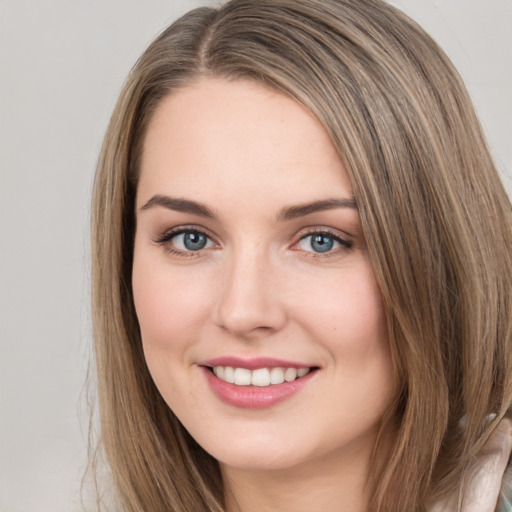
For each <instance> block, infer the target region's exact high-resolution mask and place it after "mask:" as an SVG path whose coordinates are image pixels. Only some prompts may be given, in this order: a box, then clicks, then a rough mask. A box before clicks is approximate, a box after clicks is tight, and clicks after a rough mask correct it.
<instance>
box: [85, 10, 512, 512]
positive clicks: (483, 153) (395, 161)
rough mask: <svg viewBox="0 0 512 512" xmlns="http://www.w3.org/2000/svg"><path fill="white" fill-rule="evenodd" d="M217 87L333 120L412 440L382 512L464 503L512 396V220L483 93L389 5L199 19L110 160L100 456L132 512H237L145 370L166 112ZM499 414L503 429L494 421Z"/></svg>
mask: <svg viewBox="0 0 512 512" xmlns="http://www.w3.org/2000/svg"><path fill="white" fill-rule="evenodd" d="M205 76H214V77H219V78H223V79H226V80H251V81H256V82H258V83H260V84H263V85H265V86H267V87H270V88H272V89H275V90H277V91H280V92H281V93H283V94H286V95H288V96H290V97H292V98H294V99H295V100H296V101H298V102H299V103H301V104H302V105H304V106H305V107H306V108H308V109H309V110H310V111H311V112H312V113H313V114H314V115H315V116H316V117H317V118H318V119H319V120H320V122H321V123H322V125H323V126H324V128H325V129H326V131H327V132H328V134H329V135H330V137H331V139H332V141H333V143H334V145H335V147H336V148H337V150H338V152H339V156H340V158H341V160H342V161H343V163H344V165H345V167H346V169H347V171H348V173H349V176H350V179H351V181H352V185H353V189H354V195H355V198H356V201H357V205H358V209H359V213H360V216H361V222H362V226H363V230H364V233H365V236H366V241H367V246H368V251H369V255H370V258H371V262H372V266H373V270H374V273H375V277H376V279H377V282H378V284H379V287H380V291H381V294H382V297H383V302H384V305H385V310H386V314H387V322H388V328H389V339H390V343H391V349H392V353H393V360H394V366H395V372H396V380H397V383H398V384H397V390H396V397H395V401H394V403H393V406H392V407H390V410H389V413H388V415H387V416H386V417H385V418H383V419H382V425H381V434H382V435H383V433H384V432H386V431H389V430H390V429H392V430H393V431H394V432H395V441H394V444H393V446H392V447H391V448H390V450H389V453H387V455H386V457H384V456H383V450H384V448H383V445H382V443H380V441H379V439H378V441H377V443H376V446H375V449H374V454H373V459H374V464H373V465H372V467H373V469H372V472H371V474H370V476H369V480H368V489H369V493H370V498H371V502H370V509H371V510H372V511H375V512H385V511H389V512H390V511H396V510H423V509H424V507H425V505H426V503H427V502H430V501H432V500H434V499H439V498H442V497H444V496H446V495H447V493H448V492H453V491H454V489H457V488H459V487H460V492H461V494H460V502H461V503H462V492H463V490H464V485H463V484H462V485H460V483H461V482H462V483H464V482H465V481H466V480H467V478H468V475H469V474H470V472H471V469H472V467H473V463H474V458H475V454H476V453H477V452H478V451H479V450H480V449H481V447H482V446H483V444H484V442H485V440H486V439H487V438H488V436H489V435H490V433H491V432H492V430H493V429H494V427H495V425H496V424H497V422H498V421H499V420H500V419H501V418H503V417H504V415H505V414H508V409H509V407H510V402H511V397H512V379H511V376H510V371H509V369H510V367H511V366H512V355H511V349H510V340H511V333H512V300H511V298H510V297H511V293H510V292H511V289H512V286H511V284H512V282H511V281H512V259H511V258H512V256H511V255H512V250H511V249H512V222H511V208H510V202H509V200H508V198H507V196H506V193H505V191H504V189H503V186H502V185H501V182H500V180H499V177H498V175H497V172H496V170H495V168H494V165H493V163H492V161H491V158H490V156H489V151H488V149H487V147H486V143H485V139H484V137H483V135H482V131H481V128H480V125H479V123H478V120H477V118H476V115H475V113H474V109H473V107H472V105H471V101H470V99H469V97H468V94H467V92H466V90H465V88H464V86H463V84H462V82H461V80H460V78H459V76H458V74H457V72H456V71H455V70H454V68H453V66H452V64H451V63H450V62H449V60H448V58H447V57H446V56H445V54H444V53H443V52H442V51H441V50H440V49H439V47H438V46H437V45H436V44H435V43H434V42H433V40H432V39H431V38H430V37H429V36H428V35H426V34H425V33H424V32H423V30H422V29H421V28H419V27H418V26H417V25H416V24H415V23H414V22H412V21H411V20H410V19H409V18H407V17H406V16H405V15H404V14H403V13H402V12H400V11H398V10H397V9H394V8H393V7H390V6H389V5H387V4H385V3H384V2H382V1H380V0H358V1H355V0H300V1H297V0H232V1H231V2H228V3H226V4H225V5H224V6H222V7H220V8H219V9H211V8H200V9H196V10H193V11H191V12H189V13H188V14H186V15H185V16H183V17H182V18H180V19H179V20H178V21H176V22H175V23H174V24H173V25H171V26H170V27H169V28H168V29H167V30H165V31H164V32H163V33H162V34H161V35H160V36H159V37H158V38H157V39H156V40H155V41H154V42H153V43H152V44H151V45H150V47H149V48H148V49H147V50H146V52H145V53H144V54H143V56H142V57H141V58H140V60H139V61H138V62H137V64H136V65H135V67H134V68H133V70H132V72H131V73H130V75H129V77H128V80H127V82H126V84H125V87H124V89H123V91H122V93H121V95H120V98H119V100H118V103H117V106H116V108H115V111H114V113H113V116H112V119H111V122H110V125H109V128H108V130H107V133H106V136H105V141H104V144H103V148H102V151H101V155H100V159H99V163H98V170H97V175H96V180H95V187H94V198H93V214H92V244H93V251H92V257H93V260H92V274H93V285H92V296H93V324H94V338H95V343H96V361H97V373H98V394H99V410H100V422H101V432H102V434H101V439H100V442H101V446H102V448H103V450H104V452H105V455H106V458H107V460H108V462H109V465H110V467H111V470H112V474H113V478H114V481H115V485H116V489H117V493H118V495H119V497H120V500H121V502H122V503H123V506H124V510H126V511H128V512H132V511H142V510H152V511H155V512H157V511H162V512H163V511H164V510H165V511H168V510H169V509H172V510H173V511H176V512H178V511H183V512H186V511H188V512H189V511H190V510H197V511H200V510H204V511H215V512H220V511H222V509H223V489H222V482H221V478H220V472H219V468H218V464H217V462H216V461H215V460H214V459H213V458H212V457H211V456H210V455H208V454H207V453H206V452H204V450H202V448H200V447H199V446H198V445H197V443H196V442H195V441H194V440H193V439H192V438H191V437H190V436H189V435H188V433H187V432H186V430H185V429H184V428H183V426H182V425H181V424H180V423H179V421H178V420H177V419H176V417H175V416H174V414H173V413H172V411H171V410H170V409H169V407H168V406H167V405H166V403H165V402H164V401H163V399H162V397H161V396H160V394H159V392H158V390H157V389H156V387H155V385H154V383H153V381H152V379H151V376H150V374H149V372H148V369H147V367H146V365H145V361H144V355H143V352H142V343H141V339H140V332H139V327H138V323H137V319H136V314H135V309H134V305H133V296H132V289H131V271H132V257H133V241H134V233H135V206H134V204H135V195H136V190H137V181H138V174H139V165H140V158H141V154H142V151H143V145H144V137H145V132H146V130H147V126H148V123H149V122H150V120H151V118H152V116H153V114H154V112H155V110H156V109H157V108H158V106H159V104H160V102H161V101H162V99H163V98H165V97H166V96H167V95H169V94H172V93H173V92H174V91H176V90H178V89H179V88H182V87H186V86H187V85H189V84H191V83H193V82H195V81H197V80H200V79H201V77H205ZM490 413H495V414H497V416H496V419H495V420H493V421H486V417H487V416H488V415H489V414H490ZM462 418H464V426H463V427H461V426H460V425H461V420H462ZM379 438H380V436H379ZM461 503H460V504H461ZM460 504H459V505H460Z"/></svg>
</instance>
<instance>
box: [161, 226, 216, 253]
mask: <svg viewBox="0 0 512 512" xmlns="http://www.w3.org/2000/svg"><path fill="white" fill-rule="evenodd" d="M187 233H189V234H190V233H192V234H196V235H201V236H204V237H206V238H207V239H208V240H209V241H213V239H212V237H211V236H210V235H208V233H206V232H205V231H203V230H201V229H198V228H196V227H194V226H180V227H177V228H173V229H170V230H168V231H165V232H164V233H162V235H160V236H159V237H158V238H156V239H155V240H153V242H154V243H156V244H157V245H160V246H162V247H163V248H164V249H165V250H166V251H167V252H169V253H171V254H173V255H176V256H180V257H183V258H197V257H199V256H201V253H202V252H203V251H204V250H205V249H200V250H197V251H192V250H188V251H187V250H185V251H182V250H180V249H176V248H175V247H173V245H172V243H171V241H172V239H173V238H175V237H177V236H179V235H183V234H187ZM207 243H208V242H207ZM214 243H215V242H214Z"/></svg>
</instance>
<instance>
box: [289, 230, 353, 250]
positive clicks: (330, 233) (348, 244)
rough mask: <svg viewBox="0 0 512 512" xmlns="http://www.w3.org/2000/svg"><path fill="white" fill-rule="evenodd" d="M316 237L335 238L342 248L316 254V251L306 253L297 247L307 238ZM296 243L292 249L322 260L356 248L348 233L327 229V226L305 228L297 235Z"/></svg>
mask: <svg viewBox="0 0 512 512" xmlns="http://www.w3.org/2000/svg"><path fill="white" fill-rule="evenodd" d="M314 235H324V236H327V237H329V238H333V239H334V240H335V241H337V242H338V243H339V244H340V247H338V248H336V249H334V250H331V251H327V252H325V253H321V252H315V251H305V250H303V249H299V248H298V247H297V246H298V244H299V243H300V242H301V241H302V240H304V239H305V238H307V237H310V236H314ZM295 238H296V241H295V242H294V243H293V244H292V249H293V250H297V251H299V250H300V251H303V252H305V253H309V254H311V255H313V256H314V257H315V258H322V257H329V256H334V255H337V254H339V253H340V252H342V251H347V250H350V249H352V247H353V246H354V242H353V240H351V238H352V237H351V236H350V235H348V234H347V233H343V232H342V231H340V230H337V229H333V228H327V227H325V226H312V227H308V228H305V229H303V230H301V231H299V233H297V235H296V237H295Z"/></svg>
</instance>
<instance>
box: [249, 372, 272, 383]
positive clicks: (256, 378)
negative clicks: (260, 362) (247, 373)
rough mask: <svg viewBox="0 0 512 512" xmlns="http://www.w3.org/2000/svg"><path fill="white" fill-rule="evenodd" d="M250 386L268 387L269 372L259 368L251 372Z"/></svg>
mask: <svg viewBox="0 0 512 512" xmlns="http://www.w3.org/2000/svg"><path fill="white" fill-rule="evenodd" d="M251 384H252V385H253V386H260V387H263V386H268V385H269V384H270V372H269V371H268V369H267V368H259V369H258V370H253V372H252V376H251Z"/></svg>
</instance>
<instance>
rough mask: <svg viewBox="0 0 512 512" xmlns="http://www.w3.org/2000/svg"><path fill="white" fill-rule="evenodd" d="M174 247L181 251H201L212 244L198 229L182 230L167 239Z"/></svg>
mask: <svg viewBox="0 0 512 512" xmlns="http://www.w3.org/2000/svg"><path fill="white" fill-rule="evenodd" d="M168 241H169V242H170V243H171V244H172V245H173V246H174V248H175V249H177V250H178V251H182V252H189V251H201V250H202V249H208V248H210V247H212V246H213V242H212V241H211V240H210V238H208V237H207V236H206V235H205V234H204V233H201V232H199V231H182V232H181V233H177V234H175V235H172V236H171V237H170V238H169V240H168Z"/></svg>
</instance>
